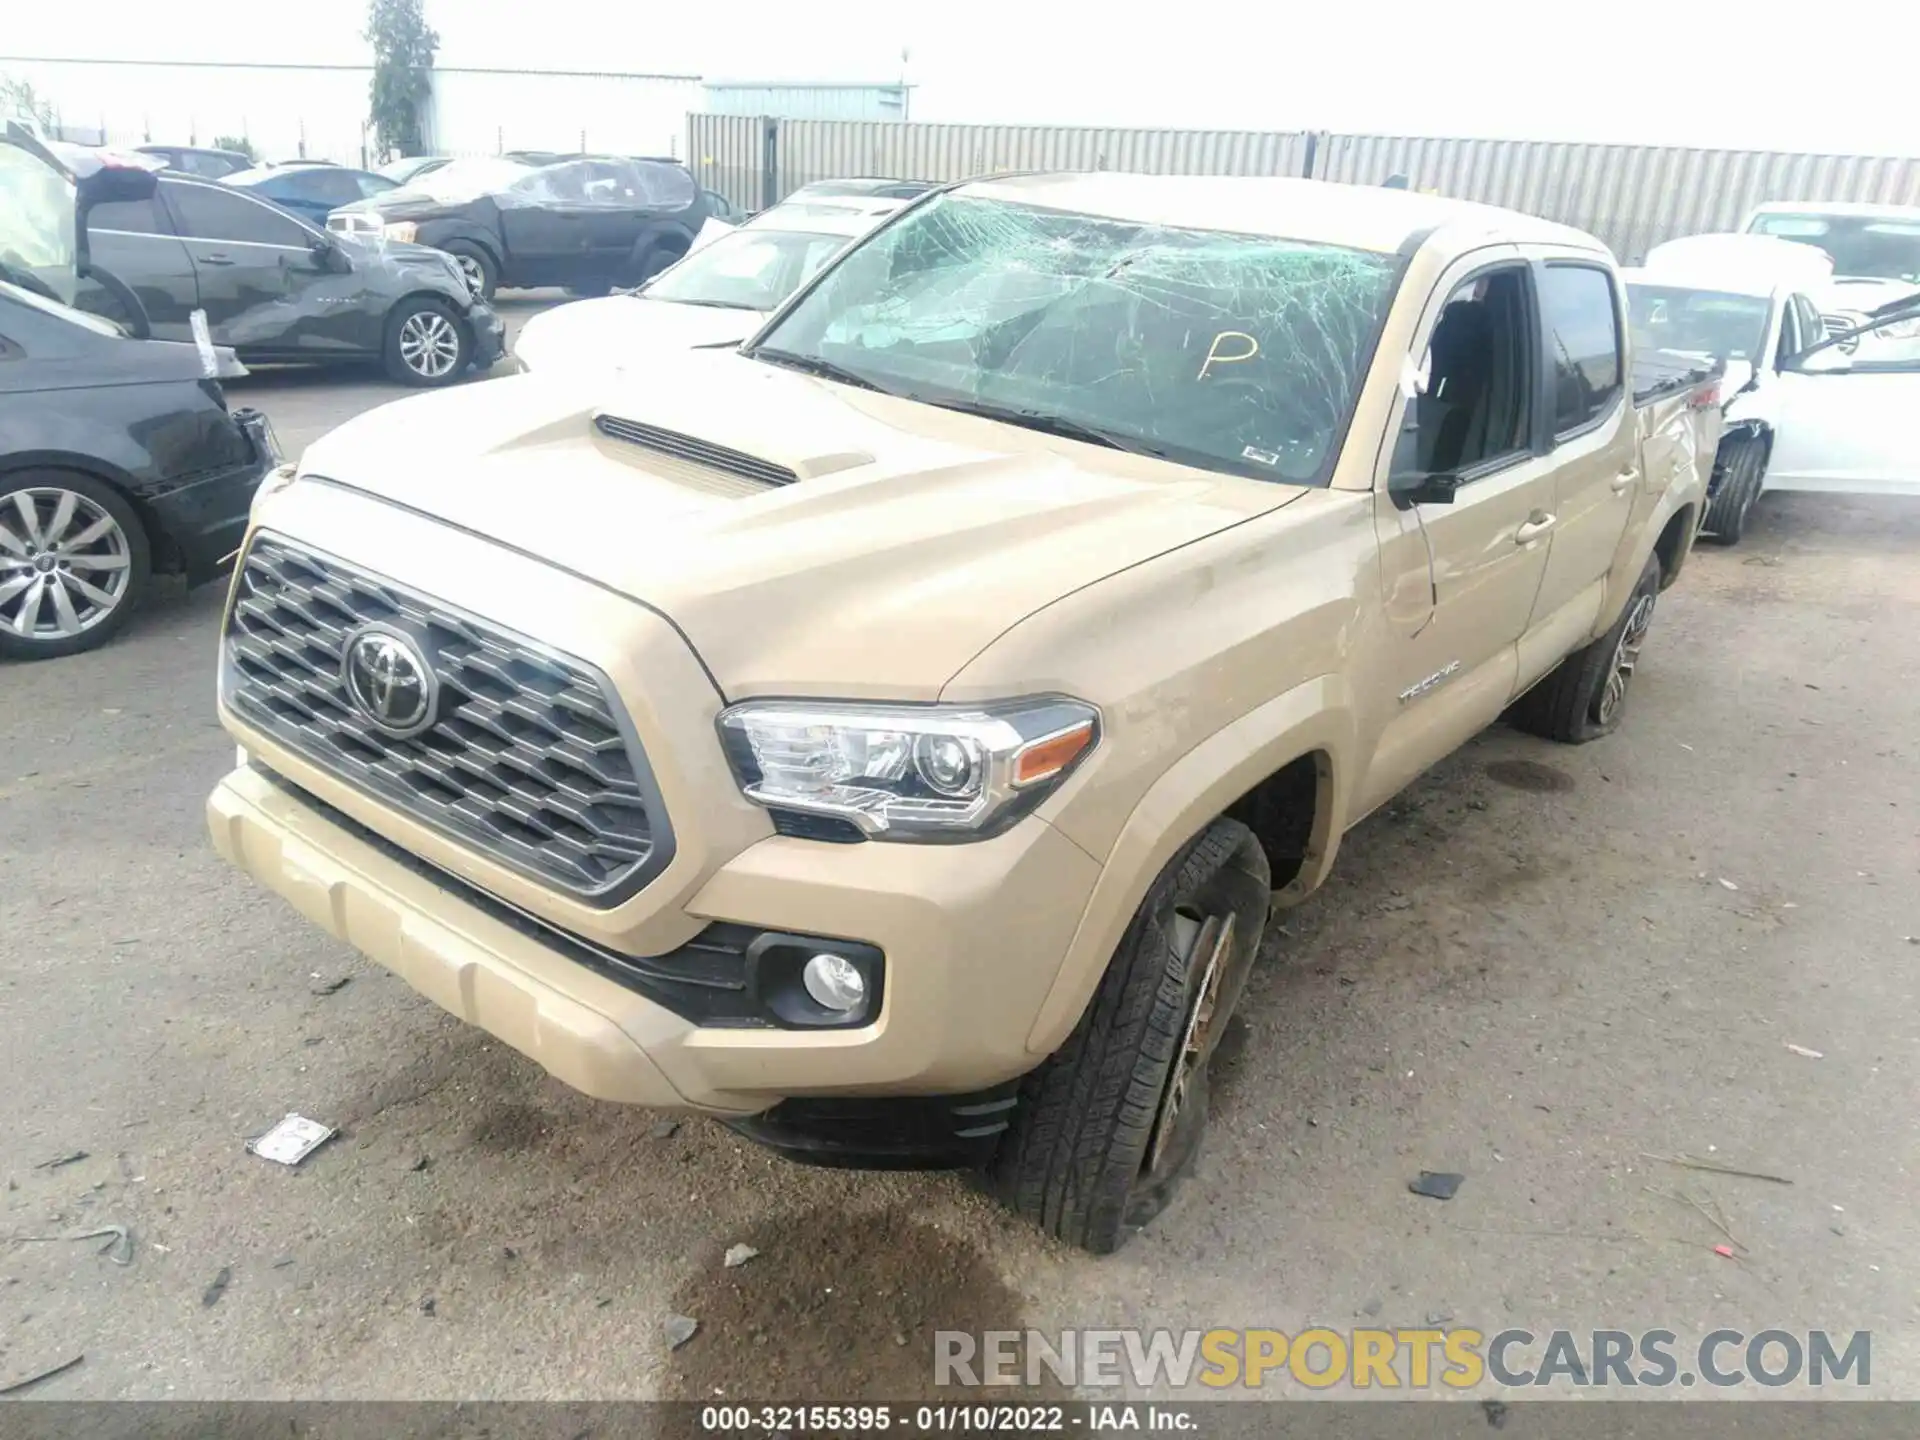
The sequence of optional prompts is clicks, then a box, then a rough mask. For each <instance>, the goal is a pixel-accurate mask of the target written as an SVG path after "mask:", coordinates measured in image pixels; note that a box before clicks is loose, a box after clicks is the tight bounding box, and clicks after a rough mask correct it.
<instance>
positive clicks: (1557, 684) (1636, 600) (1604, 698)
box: [1507, 555, 1660, 745]
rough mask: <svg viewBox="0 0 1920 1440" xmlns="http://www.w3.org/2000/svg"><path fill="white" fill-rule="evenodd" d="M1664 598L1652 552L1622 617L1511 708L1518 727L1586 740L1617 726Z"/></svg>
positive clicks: (1570, 741) (1567, 740)
mask: <svg viewBox="0 0 1920 1440" xmlns="http://www.w3.org/2000/svg"><path fill="white" fill-rule="evenodd" d="M1659 599H1660V557H1659V556H1658V555H1649V556H1648V557H1647V564H1646V568H1645V569H1643V570H1642V571H1641V572H1640V579H1639V580H1638V581H1637V582H1636V583H1635V584H1634V587H1633V593H1632V594H1631V595H1629V596H1627V603H1626V605H1625V606H1624V607H1623V608H1622V609H1621V611H1620V618H1619V619H1618V620H1616V621H1614V622H1613V628H1612V629H1610V630H1608V631H1607V633H1606V634H1604V635H1602V636H1601V637H1600V638H1599V639H1598V640H1595V641H1594V642H1593V643H1592V644H1591V645H1588V646H1585V647H1584V648H1582V649H1579V650H1576V651H1574V652H1573V654H1571V655H1569V656H1567V658H1566V659H1564V660H1562V661H1561V662H1560V664H1559V665H1558V666H1557V667H1555V668H1554V670H1553V671H1552V672H1551V673H1550V674H1548V676H1547V678H1546V679H1544V680H1542V681H1541V682H1540V683H1539V684H1538V685H1536V686H1534V687H1533V689H1531V690H1529V691H1528V692H1527V693H1526V694H1524V695H1522V696H1521V697H1520V698H1519V699H1518V700H1516V701H1515V702H1514V703H1513V707H1512V708H1511V709H1510V710H1509V711H1508V712H1507V718H1508V720H1509V721H1511V722H1512V724H1513V725H1514V726H1516V727H1517V728H1519V729H1521V730H1525V731H1527V732H1528V733H1529V734H1532V735H1538V736H1540V737H1541V738H1542V739H1546V740H1558V741H1559V742H1560V743H1561V744H1563V745H1584V744H1586V743H1587V742H1588V741H1589V740H1598V739H1599V738H1600V737H1601V736H1602V735H1610V734H1612V733H1613V731H1614V730H1615V729H1616V728H1618V726H1619V724H1620V717H1621V715H1623V714H1624V713H1625V711H1626V704H1627V689H1628V687H1629V686H1630V685H1631V684H1632V683H1633V676H1634V672H1635V671H1636V670H1637V669H1638V668H1639V665H1640V648H1641V646H1643V645H1644V644H1645V643H1646V639H1647V631H1648V628H1649V627H1650V626H1651V625H1652V624H1653V611H1654V606H1655V605H1656V604H1657V603H1658V601H1659Z"/></svg>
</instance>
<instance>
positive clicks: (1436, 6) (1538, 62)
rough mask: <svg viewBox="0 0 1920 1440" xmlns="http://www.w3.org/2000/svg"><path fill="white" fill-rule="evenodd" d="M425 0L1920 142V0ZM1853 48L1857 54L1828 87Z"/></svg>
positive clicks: (1127, 76) (573, 46) (175, 10)
mask: <svg viewBox="0 0 1920 1440" xmlns="http://www.w3.org/2000/svg"><path fill="white" fill-rule="evenodd" d="M0 5H4V6H5V9H6V12H7V13H6V21H5V24H4V26H0V54H6V55H26V56H48V57H53V56H59V57H70V56H78V57H118V58H131V57H140V58H151V59H172V60H194V59H199V60H230V61H248V60H274V61H280V62H300V61H306V62H313V63H335V64H339V63H364V62H365V61H366V59H367V55H368V52H367V46H366V44H365V42H364V41H362V40H361V39H360V36H359V31H360V29H361V26H362V23H363V17H364V13H365V11H364V6H363V5H362V4H360V3H358V0H245V3H228V4H220V3H218V0H215V3H214V4H212V5H209V4H208V3H206V0H200V3H196V4H192V5H189V4H186V3H184V0H87V3H86V5H85V7H84V14H85V22H84V24H77V23H75V14H76V11H75V9H74V8H73V7H72V6H70V5H64V4H61V5H56V4H54V3H51V0H0ZM427 12H428V19H429V21H430V23H432V24H433V25H434V26H435V27H436V28H437V29H438V30H439V32H440V35H441V40H442V45H441V55H440V59H441V62H442V63H443V64H447V65H474V66H527V67H534V68H544V69H601V70H632V71H671V72H684V73H694V74H700V75H704V76H706V77H707V78H709V79H820V80H897V79H899V78H900V77H901V74H902V68H903V67H902V61H901V51H902V50H903V49H905V50H908V51H910V58H909V59H908V61H907V62H906V64H905V67H904V70H905V74H906V78H908V79H909V80H911V81H913V82H914V83H915V84H916V85H917V86H918V87H919V88H918V90H917V92H916V95H915V99H914V116H915V118H917V119H925V120H977V121H991V122H1021V121H1034V122H1047V123H1055V124H1064V123H1080V124H1107V125H1179V126H1191V127H1197V128H1212V127H1229V128H1246V129H1282V130H1285V129H1300V128H1316V129H1333V130H1349V131H1371V132H1383V133H1401V134H1404V133H1411V134H1425V135H1477V136H1488V137H1494V138H1541V139H1559V140H1603V141H1604V140H1612V141H1621V142H1627V143H1641V144H1645V143H1661V142H1664V143H1670V144H1693V145H1711V146H1730V147H1743V148H1755V149H1808V150H1842V151H1867V152H1878V153H1883V154H1909V155H1911V154H1920V102H1917V101H1916V100H1915V92H1916V87H1915V84H1914V79H1913V77H1914V72H1915V66H1916V56H1920V3H1914V0H1906V3H1898V4H1897V3H1894V0H1878V3H1876V0H1866V3H1856V4H1853V5H1848V6H1842V7H1826V8H1825V9H1824V10H1823V8H1822V7H1819V6H1815V5H1812V4H1807V3H1800V0H1795V3H1783V0H1747V3H1741V4H1727V3H1719V4H1690V5H1689V4H1665V5H1649V4H1645V3H1639V4H1631V5H1620V4H1611V5H1578V6H1576V5H1570V4H1562V5H1556V4H1552V3H1539V0H1534V3H1524V4H1523V3H1519V0H1453V3H1450V4H1449V3H1436V0H1339V3H1331V4H1321V5H1300V4H1297V3H1293V4H1289V3H1286V0H1280V3H1274V0H1200V3H1197V4H1170V3H1166V0H1160V3H1151V4H1150V3H1142V0H1134V3H1131V4H1121V3H1115V0H1107V3H1105V4H1100V5H1088V4H1085V3H1074V4H1068V3H1065V0H965V3H958V4H956V3H951V0H932V3H927V0H920V3H917V4H916V3H911V0H846V3H840V4H832V3H828V4H817V3H816V4H805V3H795V0H719V3H711V0H710V3H700V4H689V3H675V0H653V3H646V4H629V5H620V4H617V3H613V0H538V3H535V4H528V3H526V0H519V3H513V4H504V3H495V0H427ZM1823 13H1826V14H1845V15H1846V16H1847V17H1848V19H1849V23H1850V30H1851V34H1852V37H1853V38H1852V39H1851V40H1848V41H1846V42H1844V43H1842V42H1835V43H1834V44H1833V45H1832V46H1831V48H1830V51H1829V54H1830V57H1831V58H1827V59H1823V58H1821V51H1822V48H1823V47H1822V46H1821V44H1820V33H1821V32H1820V31H1819V30H1818V28H1817V27H1816V24H1815V21H1816V18H1817V17H1818V16H1819V15H1821V14H1823ZM1868 35H1870V37H1871V48H1870V49H1868V48H1867V47H1865V46H1864V45H1863V44H1862V43H1861V42H1862V37H1863V36H1868ZM1879 56H1885V57H1888V59H1887V61H1886V62H1885V68H1883V69H1880V70H1878V71H1876V70H1875V69H1874V65H1875V61H1876V57H1879ZM1843 71H1852V72H1856V73H1858V74H1859V75H1860V76H1861V78H1860V79H1859V80H1858V81H1857V82H1854V83H1853V84H1852V85H1850V86H1848V87H1845V88H1844V89H1842V88H1828V87H1834V86H1835V82H1834V77H1835V76H1836V74H1838V73H1840V72H1843Z"/></svg>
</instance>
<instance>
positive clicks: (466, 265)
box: [327, 156, 709, 299]
mask: <svg viewBox="0 0 1920 1440" xmlns="http://www.w3.org/2000/svg"><path fill="white" fill-rule="evenodd" d="M502 165H504V162H497V163H496V164H495V165H494V166H492V167H491V168H489V169H484V170H483V169H479V168H478V167H474V168H473V169H471V170H468V169H465V168H463V169H462V170H461V171H459V172H456V169H455V166H452V165H450V166H448V167H447V169H446V171H445V172H441V173H439V174H438V175H429V176H427V177H426V179H425V182H424V183H423V184H422V185H421V186H419V187H407V188H402V189H399V190H391V191H388V192H387V193H386V194H385V195H381V196H378V197H376V198H373V199H370V200H363V201H361V202H360V203H359V204H357V205H347V206H342V207H341V208H340V209H338V210H336V211H334V212H333V214H332V215H330V216H328V217H327V227H328V229H329V230H332V231H334V232H336V233H341V234H378V235H381V236H383V237H385V238H386V239H387V240H390V241H396V242H400V243H418V244H421V245H431V246H433V247H434V248H435V249H437V250H441V251H444V252H445V253H446V254H448V255H450V256H452V257H453V259H454V260H455V262H456V263H458V264H459V266H460V268H461V269H462V270H463V271H464V272H465V274H466V277H467V281H468V283H469V284H470V285H471V286H472V287H473V289H474V291H475V293H477V294H478V295H480V296H481V297H482V298H486V299H490V298H492V296H493V293H494V291H495V289H496V288H498V287H500V286H508V287H527V286H535V285H561V286H565V287H566V288H567V289H569V290H571V291H572V292H573V293H574V294H576V295H604V294H606V293H607V292H608V291H609V290H612V289H613V288H614V287H616V286H626V285H638V284H640V283H641V282H642V281H644V280H647V279H650V278H651V277H652V276H654V275H655V274H657V273H659V272H660V271H662V270H664V269H666V268H667V266H669V265H671V264H672V263H673V262H674V261H675V260H678V259H679V258H680V257H681V256H683V255H685V254H686V253H687V251H688V250H689V249H690V248H692V245H693V238H694V236H695V235H696V234H698V233H699V230H700V227H701V225H702V224H704V223H705V221H706V220H707V218H708V206H709V202H708V200H707V198H706V195H705V193H704V192H703V191H702V190H701V188H700V186H699V185H698V184H697V183H696V182H695V181H694V178H693V176H692V175H691V174H690V173H689V172H688V170H687V168H686V166H684V165H682V164H681V163H680V162H679V161H677V160H646V159H629V158H625V157H621V156H604V157H588V158H585V159H579V160H568V161H565V162H563V163H561V164H558V165H548V166H544V167H542V168H540V169H536V170H528V171H524V173H515V172H513V171H505V172H503V171H502V169H501V166H502ZM456 173H458V174H459V175H461V176H462V177H464V175H465V174H467V173H473V174H474V175H475V183H473V184H471V185H467V184H453V183H451V177H454V176H455V175H456Z"/></svg>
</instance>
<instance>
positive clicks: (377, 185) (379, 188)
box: [353, 173, 400, 200]
mask: <svg viewBox="0 0 1920 1440" xmlns="http://www.w3.org/2000/svg"><path fill="white" fill-rule="evenodd" d="M353 180H354V189H356V190H357V191H358V192H359V194H360V198H361V199H363V200H370V199H372V198H373V197H374V196H375V195H384V194H386V193H387V191H389V190H398V189H399V188H400V187H399V186H398V185H396V184H394V182H393V181H391V180H389V179H387V177H386V176H384V175H374V174H370V173H364V174H359V175H355V176H354V177H353Z"/></svg>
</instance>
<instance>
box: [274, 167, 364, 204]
mask: <svg viewBox="0 0 1920 1440" xmlns="http://www.w3.org/2000/svg"><path fill="white" fill-rule="evenodd" d="M267 186H268V187H270V188H271V189H273V190H276V191H278V192H279V193H280V194H282V195H285V196H287V197H288V198H290V199H294V200H310V201H313V202H314V203H315V204H320V205H351V204H353V202H354V201H356V200H359V199H363V198H364V197H363V195H362V194H361V190H360V179H359V177H358V176H357V175H355V174H354V173H353V172H352V171H351V170H336V169H334V168H333V167H332V166H330V165H321V166H316V167H314V168H313V169H311V170H290V171H288V172H287V174H286V175H285V176H283V177H280V178H278V179H276V180H270V181H268V182H267Z"/></svg>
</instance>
